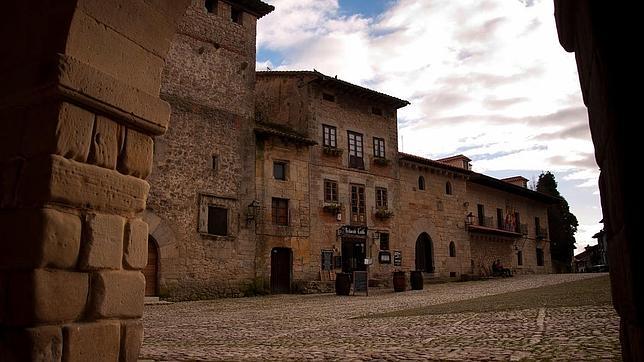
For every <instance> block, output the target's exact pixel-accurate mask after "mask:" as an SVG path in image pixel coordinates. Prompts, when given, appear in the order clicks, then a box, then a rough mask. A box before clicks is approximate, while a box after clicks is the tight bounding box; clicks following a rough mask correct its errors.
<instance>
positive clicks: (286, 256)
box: [271, 248, 293, 293]
mask: <svg viewBox="0 0 644 362" xmlns="http://www.w3.org/2000/svg"><path fill="white" fill-rule="evenodd" d="M292 264H293V253H292V251H291V249H289V248H273V250H271V292H273V293H289V292H290V291H291V270H292Z"/></svg>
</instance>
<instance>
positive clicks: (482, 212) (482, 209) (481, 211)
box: [476, 204, 485, 226]
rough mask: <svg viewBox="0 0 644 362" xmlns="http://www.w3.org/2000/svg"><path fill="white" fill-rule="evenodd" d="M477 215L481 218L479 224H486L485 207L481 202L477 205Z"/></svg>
mask: <svg viewBox="0 0 644 362" xmlns="http://www.w3.org/2000/svg"><path fill="white" fill-rule="evenodd" d="M476 211H477V216H478V220H479V225H481V226H484V225H485V207H484V206H483V205H481V204H478V205H476Z"/></svg>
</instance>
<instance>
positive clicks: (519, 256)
mask: <svg viewBox="0 0 644 362" xmlns="http://www.w3.org/2000/svg"><path fill="white" fill-rule="evenodd" d="M517 265H523V251H521V250H519V251H517Z"/></svg>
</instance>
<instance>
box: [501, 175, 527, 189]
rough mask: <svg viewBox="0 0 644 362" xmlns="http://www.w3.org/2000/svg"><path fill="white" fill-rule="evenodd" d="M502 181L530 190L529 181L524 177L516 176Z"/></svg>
mask: <svg viewBox="0 0 644 362" xmlns="http://www.w3.org/2000/svg"><path fill="white" fill-rule="evenodd" d="M501 181H505V182H507V183H509V184H513V185H517V186H521V187H523V188H525V189H527V188H528V179H527V178H525V177H523V176H514V177H508V178H503V179H501Z"/></svg>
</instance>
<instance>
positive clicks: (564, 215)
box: [537, 171, 579, 271]
mask: <svg viewBox="0 0 644 362" xmlns="http://www.w3.org/2000/svg"><path fill="white" fill-rule="evenodd" d="M537 191H538V192H541V193H544V194H547V195H550V196H554V197H558V198H559V199H560V201H559V202H558V203H556V204H553V205H550V206H549V207H548V227H549V229H550V254H551V255H552V261H553V263H554V264H555V266H556V267H558V269H559V270H562V269H563V270H564V271H571V263H572V257H573V254H574V250H575V233H576V232H577V227H578V226H579V222H578V221H577V217H576V216H575V215H574V214H573V213H571V212H570V207H569V206H568V201H566V199H565V198H563V197H562V196H561V194H560V193H559V190H557V181H556V180H555V175H553V174H552V173H551V172H550V171H546V172H543V173H541V175H539V180H538V181H537Z"/></svg>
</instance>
